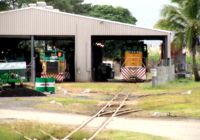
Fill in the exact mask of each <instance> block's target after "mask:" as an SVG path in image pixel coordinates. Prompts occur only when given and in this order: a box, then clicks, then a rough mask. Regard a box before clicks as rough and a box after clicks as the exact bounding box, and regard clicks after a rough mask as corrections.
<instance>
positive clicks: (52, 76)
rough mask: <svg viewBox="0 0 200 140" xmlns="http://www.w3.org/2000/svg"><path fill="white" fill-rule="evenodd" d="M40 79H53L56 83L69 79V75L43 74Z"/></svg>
mask: <svg viewBox="0 0 200 140" xmlns="http://www.w3.org/2000/svg"><path fill="white" fill-rule="evenodd" d="M41 78H55V79H56V81H57V82H63V80H64V79H70V73H69V72H65V73H58V74H46V73H44V72H43V73H41Z"/></svg>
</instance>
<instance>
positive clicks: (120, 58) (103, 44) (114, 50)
mask: <svg viewBox="0 0 200 140" xmlns="http://www.w3.org/2000/svg"><path fill="white" fill-rule="evenodd" d="M144 40H151V41H152V40H157V41H163V39H162V38H155V39H154V38H148V37H133V36H130V37H129V36H92V79H93V81H119V80H120V81H129V82H130V81H145V80H146V79H147V72H149V71H150V70H149V69H150V67H151V66H149V63H148V53H149V51H148V47H147V44H145V41H144ZM158 48H159V47H158ZM161 55H162V56H161ZM164 55H165V54H164V47H162V48H161V50H160V58H159V59H162V58H161V57H164Z"/></svg>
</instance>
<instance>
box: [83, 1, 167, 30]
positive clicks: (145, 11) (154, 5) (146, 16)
mask: <svg viewBox="0 0 200 140" xmlns="http://www.w3.org/2000/svg"><path fill="white" fill-rule="evenodd" d="M84 2H85V3H92V4H93V5H94V4H107V5H113V6H121V7H124V8H127V9H129V11H131V13H132V15H133V16H134V17H136V19H137V20H138V21H137V23H136V25H137V26H140V27H147V28H153V26H154V25H155V23H156V22H157V21H158V20H159V19H160V11H161V9H162V8H163V6H164V5H166V4H170V0H85V1H84Z"/></svg>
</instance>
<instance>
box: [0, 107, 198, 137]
mask: <svg viewBox="0 0 200 140" xmlns="http://www.w3.org/2000/svg"><path fill="white" fill-rule="evenodd" d="M0 114H1V115H0V120H1V121H3V120H30V121H39V122H43V123H44V122H46V123H54V124H62V125H73V126H75V125H80V124H81V123H82V122H83V121H85V120H87V118H88V117H89V116H85V115H77V114H66V113H50V112H41V111H27V110H7V109H0ZM104 120H105V118H104V117H99V118H97V119H95V120H94V121H92V123H91V124H89V125H88V126H87V127H88V128H95V127H97V126H99V124H100V123H101V122H103V121H104ZM106 129H112V130H123V131H133V132H142V133H147V134H152V135H157V136H162V137H167V138H169V139H172V140H198V139H199V138H200V121H199V120H188V119H184V120H168V119H142V118H137V119H127V118H122V117H116V118H114V119H113V120H112V121H111V123H110V124H108V125H107V127H106Z"/></svg>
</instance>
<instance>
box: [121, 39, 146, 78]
mask: <svg viewBox="0 0 200 140" xmlns="http://www.w3.org/2000/svg"><path fill="white" fill-rule="evenodd" d="M147 57H148V50H147V45H146V44H144V42H139V43H137V44H135V45H134V47H131V48H129V49H126V50H124V53H123V58H124V61H123V64H122V67H121V74H122V77H123V79H124V80H125V81H131V80H137V81H144V80H145V79H146V66H147Z"/></svg>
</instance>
